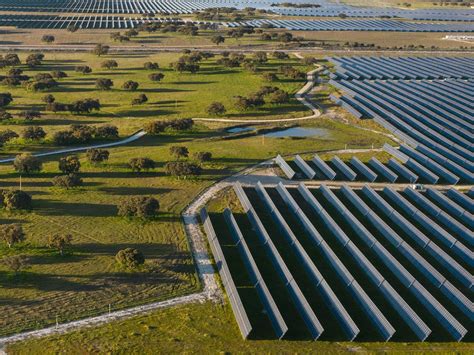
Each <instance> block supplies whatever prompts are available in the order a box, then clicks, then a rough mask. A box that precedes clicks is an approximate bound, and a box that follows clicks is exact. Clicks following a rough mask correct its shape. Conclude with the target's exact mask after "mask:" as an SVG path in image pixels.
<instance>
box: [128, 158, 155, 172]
mask: <svg viewBox="0 0 474 355" xmlns="http://www.w3.org/2000/svg"><path fill="white" fill-rule="evenodd" d="M128 165H129V167H130V168H131V169H132V171H135V172H140V171H142V170H145V171H148V170H150V169H154V168H155V162H154V161H153V160H152V159H149V158H133V159H130V162H129V163H128Z"/></svg>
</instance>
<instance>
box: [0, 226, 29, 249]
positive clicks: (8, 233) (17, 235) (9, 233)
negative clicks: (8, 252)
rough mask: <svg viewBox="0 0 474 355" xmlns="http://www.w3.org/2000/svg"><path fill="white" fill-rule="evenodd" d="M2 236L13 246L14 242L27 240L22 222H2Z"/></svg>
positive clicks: (0, 230)
mask: <svg viewBox="0 0 474 355" xmlns="http://www.w3.org/2000/svg"><path fill="white" fill-rule="evenodd" d="M0 238H1V239H3V241H4V242H5V243H6V244H7V245H8V247H9V248H11V247H12V246H13V245H14V244H16V243H20V242H22V241H24V240H25V233H24V232H23V227H22V226H21V225H20V224H16V223H12V224H2V225H0Z"/></svg>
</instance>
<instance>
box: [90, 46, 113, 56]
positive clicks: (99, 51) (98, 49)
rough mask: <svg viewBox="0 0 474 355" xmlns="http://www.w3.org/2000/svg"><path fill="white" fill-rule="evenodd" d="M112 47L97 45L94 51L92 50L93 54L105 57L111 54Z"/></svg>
mask: <svg viewBox="0 0 474 355" xmlns="http://www.w3.org/2000/svg"><path fill="white" fill-rule="evenodd" d="M109 50H110V47H109V46H106V45H103V44H97V45H96V46H95V47H94V49H93V50H92V53H93V54H95V55H96V56H98V57H100V56H102V55H105V54H107V53H109Z"/></svg>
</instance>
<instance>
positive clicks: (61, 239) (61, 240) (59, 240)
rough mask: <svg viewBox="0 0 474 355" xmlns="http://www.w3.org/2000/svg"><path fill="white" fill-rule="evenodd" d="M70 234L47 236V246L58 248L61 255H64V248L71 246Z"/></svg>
mask: <svg viewBox="0 0 474 355" xmlns="http://www.w3.org/2000/svg"><path fill="white" fill-rule="evenodd" d="M71 244H72V235H70V234H65V235H61V234H53V235H50V236H49V238H48V248H54V249H58V250H59V253H60V254H61V255H64V249H66V248H67V247H69V246H71Z"/></svg>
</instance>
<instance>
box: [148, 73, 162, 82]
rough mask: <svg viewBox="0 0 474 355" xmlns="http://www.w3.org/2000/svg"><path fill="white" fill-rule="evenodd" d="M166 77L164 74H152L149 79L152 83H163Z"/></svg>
mask: <svg viewBox="0 0 474 355" xmlns="http://www.w3.org/2000/svg"><path fill="white" fill-rule="evenodd" d="M164 77H165V74H163V73H151V74H150V75H148V79H150V80H151V81H161V80H163V78H164Z"/></svg>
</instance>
